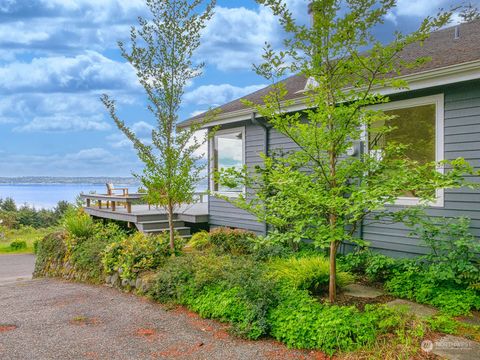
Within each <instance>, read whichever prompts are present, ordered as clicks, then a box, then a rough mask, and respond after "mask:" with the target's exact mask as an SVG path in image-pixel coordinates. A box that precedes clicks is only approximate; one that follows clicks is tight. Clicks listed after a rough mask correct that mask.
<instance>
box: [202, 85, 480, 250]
mask: <svg viewBox="0 0 480 360" xmlns="http://www.w3.org/2000/svg"><path fill="white" fill-rule="evenodd" d="M441 92H443V93H444V95H445V129H444V133H445V138H444V143H445V153H444V157H445V158H446V159H455V158H457V157H463V158H465V159H467V160H468V161H469V162H470V164H471V165H472V166H473V167H474V168H475V169H476V170H479V169H480V82H476V83H468V84H461V85H458V86H450V87H445V88H443V89H435V90H434V91H433V90H432V91H430V92H428V91H423V92H422V93H420V94H419V96H420V95H421V96H425V95H432V94H438V93H441ZM264 139H265V134H264V129H263V128H262V127H260V126H258V125H247V126H246V163H247V165H248V166H249V167H250V168H253V167H254V166H256V165H261V164H262V160H261V158H260V156H259V154H260V153H263V152H264ZM269 149H270V151H271V152H273V151H279V150H280V151H285V152H288V151H292V150H297V149H298V147H297V145H296V144H294V143H293V142H292V141H291V140H289V139H288V138H287V137H286V136H284V135H282V134H280V133H278V132H277V131H275V130H273V129H272V130H270V136H269ZM468 179H469V180H470V181H473V182H476V183H480V178H479V177H475V178H472V177H468ZM249 193H250V191H249ZM209 206H210V223H211V226H212V227H216V226H230V227H239V228H244V229H249V230H252V231H256V232H263V231H264V229H265V227H264V224H261V223H258V222H257V221H256V220H255V218H254V217H253V216H252V215H250V214H248V213H246V212H245V211H243V210H240V209H238V208H235V207H234V206H232V205H231V204H229V203H226V202H225V201H223V200H219V199H214V198H211V200H210V205H209ZM428 213H429V214H430V215H431V216H434V217H449V218H451V217H460V216H465V217H469V218H471V219H472V221H471V230H472V233H473V234H475V235H476V236H477V237H479V239H480V190H478V189H470V188H462V189H452V190H446V191H445V203H444V207H443V208H430V209H429V210H428ZM362 231H363V238H364V239H365V240H366V241H368V242H369V243H370V244H371V247H372V248H373V249H375V250H378V251H380V252H382V253H385V254H387V255H392V256H414V255H418V254H425V253H426V252H427V250H428V249H427V248H426V247H425V246H423V245H422V244H420V242H419V240H418V239H415V238H413V237H411V236H410V232H411V230H410V229H409V228H407V227H406V226H405V225H403V224H401V223H400V224H391V223H379V222H378V221H377V222H372V221H371V220H366V221H365V223H364V226H363V228H362ZM345 248H346V249H348V248H351V246H349V245H346V246H345Z"/></svg>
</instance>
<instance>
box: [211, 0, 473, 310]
mask: <svg viewBox="0 0 480 360" xmlns="http://www.w3.org/2000/svg"><path fill="white" fill-rule="evenodd" d="M258 2H259V3H260V4H263V5H265V6H268V7H269V8H270V9H271V10H272V11H273V13H274V14H275V15H277V16H278V17H279V19H280V23H281V25H282V26H283V29H284V30H285V32H286V34H287V37H286V40H284V50H282V51H279V52H277V51H274V50H273V48H272V47H271V46H270V45H268V44H267V45H266V47H265V50H266V51H265V54H264V60H265V62H264V63H263V64H262V65H260V66H257V67H256V71H257V73H258V74H260V75H262V76H264V77H265V78H267V79H268V80H270V81H271V82H272V84H273V85H272V91H270V93H269V94H268V95H267V96H265V97H264V99H263V103H262V104H255V103H251V102H246V103H247V104H248V105H250V106H252V107H253V108H254V109H255V111H256V112H257V113H258V115H259V117H261V118H264V119H265V120H266V121H267V122H268V124H269V125H270V126H272V127H273V128H274V129H275V130H276V131H278V132H280V133H281V134H283V135H285V136H286V137H287V138H289V139H290V140H291V141H292V142H293V143H295V144H296V146H297V150H296V151H293V152H290V153H286V154H283V155H282V156H277V155H272V154H264V155H263V158H264V164H263V167H262V168H258V169H257V171H256V172H255V174H252V173H251V169H250V170H249V169H243V171H240V172H238V171H235V170H232V169H230V170H228V171H225V172H223V173H219V174H217V179H218V181H220V182H223V183H225V184H226V185H227V186H234V184H235V183H238V182H243V183H244V185H246V186H247V187H250V188H255V189H257V193H256V196H255V197H246V196H240V197H238V198H237V199H226V200H229V201H231V202H233V203H234V204H235V205H237V206H239V207H241V208H243V209H246V210H247V211H250V212H252V213H254V214H256V215H257V217H258V218H259V219H260V220H262V221H266V222H267V223H268V224H269V225H270V226H271V227H272V228H273V229H272V232H271V233H270V235H269V237H270V238H271V239H273V240H277V241H282V242H289V243H293V244H296V243H299V242H300V241H301V240H302V239H311V240H313V241H314V244H315V245H317V246H318V247H323V248H327V249H329V256H330V285H329V299H330V302H332V303H333V302H334V301H335V296H336V280H335V277H336V254H337V249H338V247H339V245H340V244H341V243H342V242H344V241H348V242H353V243H357V244H362V245H363V244H365V242H363V241H362V239H360V238H359V237H358V236H356V230H357V227H358V225H359V224H360V223H361V222H362V221H363V220H364V219H365V218H366V217H367V216H369V215H370V214H372V213H378V212H388V211H390V209H389V208H388V207H385V205H386V204H387V205H388V204H393V203H394V202H395V201H396V199H397V198H398V197H399V196H402V195H404V194H405V192H409V193H413V194H414V195H415V196H416V197H418V198H420V199H421V201H422V203H424V204H425V203H427V202H429V201H432V200H433V199H434V197H435V190H436V189H438V188H445V187H458V186H461V185H462V184H463V183H464V182H463V177H462V174H464V173H466V172H472V171H473V170H472V168H471V167H470V166H469V165H468V164H467V163H466V162H465V161H464V160H463V159H457V160H454V161H451V162H446V161H445V162H442V163H441V164H438V163H435V162H431V161H430V162H425V163H422V162H420V161H419V160H414V159H412V158H409V157H408V156H405V155H406V154H408V150H409V149H408V146H405V145H402V144H400V143H394V142H389V143H388V144H382V145H381V146H380V145H372V146H373V150H376V151H373V152H365V153H362V152H361V151H359V154H358V155H357V156H348V155H347V153H349V150H350V149H353V148H357V149H359V148H360V146H361V144H362V143H363V142H364V140H365V138H364V137H365V130H366V129H367V132H369V133H371V134H374V135H375V136H376V137H382V136H383V137H384V136H386V135H388V134H390V133H391V132H392V131H394V130H395V127H394V126H391V125H389V123H390V122H391V121H392V120H394V119H395V116H394V115H392V114H390V115H389V114H386V113H384V112H382V111H380V110H374V109H372V108H371V107H369V106H371V105H376V104H382V103H385V102H388V101H389V99H388V97H387V96H383V95H381V94H380V93H379V91H378V89H380V88H384V87H394V88H406V87H407V84H406V83H405V81H402V80H399V79H398V78H397V76H398V75H400V74H401V73H402V71H403V70H404V69H411V68H415V67H418V66H420V65H422V64H424V63H425V62H426V61H428V59H427V58H421V59H417V60H415V61H406V60H402V59H401V58H400V57H399V56H398V55H399V53H400V52H401V51H402V50H403V49H404V48H405V47H407V46H410V45H412V44H414V43H417V42H420V43H421V42H422V41H424V40H425V39H426V38H427V37H428V35H429V33H430V32H431V31H433V30H435V29H437V28H439V27H441V26H443V25H444V24H446V23H447V21H448V19H449V17H450V13H440V14H438V15H437V17H435V18H430V17H429V18H427V19H425V20H424V21H423V22H422V24H421V25H420V27H419V29H418V30H417V31H415V32H413V33H412V34H409V35H403V34H400V33H396V34H394V40H393V41H392V42H391V43H389V44H387V45H385V44H382V43H380V42H379V41H377V40H376V39H375V37H374V35H373V29H374V28H375V27H376V26H377V25H378V24H381V23H382V19H383V18H384V16H385V15H386V14H387V13H388V12H389V11H390V10H391V9H392V8H393V7H394V5H395V2H394V0H382V1H375V0H348V1H342V0H317V1H313V2H312V4H311V10H312V12H313V18H314V21H313V25H312V26H304V25H299V24H298V23H297V22H296V21H295V19H294V18H293V16H292V13H291V12H290V11H289V10H288V8H287V6H286V5H285V4H284V3H283V2H282V1H281V0H258ZM366 48H368V50H365V49H366ZM289 72H290V73H298V74H300V75H303V76H304V77H305V78H307V79H309V84H311V86H310V87H309V89H308V91H307V92H306V93H305V97H304V98H303V99H302V102H303V105H304V107H305V108H306V109H307V110H305V111H301V112H298V111H297V112H289V111H288V107H289V106H291V105H293V104H294V102H293V101H292V100H286V96H287V95H288V91H287V89H286V87H285V84H284V82H282V81H278V79H281V78H282V77H284V76H285V75H286V74H287V73H289ZM447 163H448V166H449V167H450V170H449V171H447V172H445V173H441V172H439V171H437V170H438V167H444V166H446V165H447Z"/></svg>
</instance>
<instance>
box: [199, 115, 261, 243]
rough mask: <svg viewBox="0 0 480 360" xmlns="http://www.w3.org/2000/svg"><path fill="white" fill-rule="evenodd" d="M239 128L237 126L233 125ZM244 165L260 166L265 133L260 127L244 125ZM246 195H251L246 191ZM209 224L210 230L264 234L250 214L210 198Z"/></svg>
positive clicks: (250, 166) (222, 201) (223, 201)
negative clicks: (222, 228)
mask: <svg viewBox="0 0 480 360" xmlns="http://www.w3.org/2000/svg"><path fill="white" fill-rule="evenodd" d="M235 126H239V124H235ZM244 126H245V163H246V164H247V166H248V167H249V168H250V169H253V167H254V166H255V165H260V164H261V163H262V159H261V158H260V154H261V153H263V152H264V146H265V145H264V144H265V133H264V130H263V128H262V127H261V126H258V125H252V124H250V123H245V124H244ZM247 194H252V191H251V190H250V189H247ZM208 212H209V223H210V226H211V227H212V228H215V227H220V226H227V227H235V228H241V229H246V230H251V231H255V232H257V233H260V234H264V233H265V224H264V223H260V222H258V221H257V219H256V218H255V216H253V215H252V214H250V213H248V212H246V211H244V210H242V209H239V208H237V207H235V206H233V205H232V204H230V203H229V202H227V201H225V200H222V199H218V198H215V197H213V196H210V198H209V211H208Z"/></svg>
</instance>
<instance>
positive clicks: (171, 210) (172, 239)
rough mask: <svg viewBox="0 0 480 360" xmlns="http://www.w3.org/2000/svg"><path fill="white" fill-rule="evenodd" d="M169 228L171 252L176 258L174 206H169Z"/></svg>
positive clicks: (170, 204)
mask: <svg viewBox="0 0 480 360" xmlns="http://www.w3.org/2000/svg"><path fill="white" fill-rule="evenodd" d="M168 228H169V229H170V251H171V252H172V256H175V229H174V226H173V205H172V203H169V204H168Z"/></svg>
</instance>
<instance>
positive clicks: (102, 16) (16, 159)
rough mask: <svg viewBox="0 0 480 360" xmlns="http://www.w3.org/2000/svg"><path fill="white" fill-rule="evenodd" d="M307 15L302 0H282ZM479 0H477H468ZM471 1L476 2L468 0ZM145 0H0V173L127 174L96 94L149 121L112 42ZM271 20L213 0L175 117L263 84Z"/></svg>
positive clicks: (407, 4)
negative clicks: (258, 71) (194, 71)
mask: <svg viewBox="0 0 480 360" xmlns="http://www.w3.org/2000/svg"><path fill="white" fill-rule="evenodd" d="M287 2H288V3H289V4H290V6H291V8H292V9H293V10H294V14H295V15H296V16H297V17H298V18H301V19H302V20H303V21H307V10H306V7H307V3H308V0H287ZM476 2H478V1H476ZM458 3H461V0H459V1H458V2H457V1H452V0H435V1H432V0H398V7H397V9H396V10H395V11H394V12H392V13H391V14H389V16H388V17H387V20H386V25H385V28H386V29H387V30H388V31H385V29H384V30H383V31H382V32H381V34H385V33H388V32H389V31H390V30H392V31H393V30H394V29H397V30H401V31H404V32H408V31H412V30H414V29H415V28H416V26H417V25H418V24H419V22H420V21H421V19H422V18H423V17H425V16H427V15H432V14H435V13H436V12H437V10H438V9H439V8H440V7H443V8H449V7H450V6H452V5H455V4H458ZM474 3H475V1H474ZM138 15H142V16H147V17H148V12H147V10H146V8H145V5H144V1H143V0H0V176H34V175H38V176H105V175H110V176H128V175H130V173H131V171H135V170H138V169H139V166H140V165H139V163H138V162H137V160H136V157H135V154H134V153H133V151H132V150H131V147H130V145H129V143H128V141H126V140H125V139H124V138H123V136H122V135H121V134H120V133H119V132H118V130H117V129H116V128H115V126H114V124H113V123H112V121H111V120H110V119H109V118H108V117H107V115H106V112H105V109H104V108H103V105H102V104H101V103H100V101H99V96H100V95H101V94H102V93H108V94H110V95H112V96H113V97H114V98H115V99H116V100H117V101H118V103H119V109H120V114H121V117H122V118H123V119H124V120H125V121H126V122H127V124H129V125H130V126H132V128H133V129H134V130H135V131H136V132H137V133H138V134H139V136H141V137H147V136H148V134H149V132H150V130H151V126H152V123H153V120H152V118H151V117H149V116H148V113H147V112H146V110H145V103H144V97H143V96H142V91H141V89H140V87H139V85H138V83H137V81H136V78H135V75H134V74H133V72H132V70H131V68H130V66H129V65H127V64H126V63H125V62H124V61H123V59H122V58H121V56H120V54H119V50H118V49H117V45H116V42H117V40H122V39H127V38H128V34H129V27H130V26H131V25H134V24H135V23H136V17H137V16H138ZM280 37H281V32H280V29H279V27H278V25H277V22H276V19H275V18H274V17H273V16H272V15H271V14H270V12H269V11H268V10H266V9H265V8H262V7H260V6H258V5H257V4H256V3H255V1H254V0H219V1H218V6H217V8H216V14H215V16H214V18H213V20H212V21H211V22H210V23H209V25H208V27H207V29H206V30H205V34H204V37H203V44H202V46H201V48H200V49H199V51H198V53H197V54H196V58H197V59H198V60H199V61H202V60H203V61H205V62H206V64H207V66H206V68H205V71H204V74H203V76H202V77H200V78H198V79H196V80H195V81H194V82H193V83H192V84H191V85H190V86H189V88H188V89H187V90H186V94H185V97H184V105H183V107H182V112H181V118H182V119H185V118H188V117H189V116H191V115H192V114H195V113H197V112H199V111H201V110H205V109H207V108H208V107H209V106H212V105H219V104H222V103H225V102H227V101H230V100H233V99H235V98H238V97H240V96H243V95H245V94H247V93H250V92H252V91H255V90H257V89H258V88H260V87H263V85H264V84H265V80H263V79H261V78H259V77H258V76H256V75H255V74H254V73H253V72H252V70H251V66H252V64H253V63H258V62H259V61H260V55H261V52H262V46H263V44H264V43H265V41H268V42H270V43H272V44H273V45H278V44H279V39H280Z"/></svg>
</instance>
